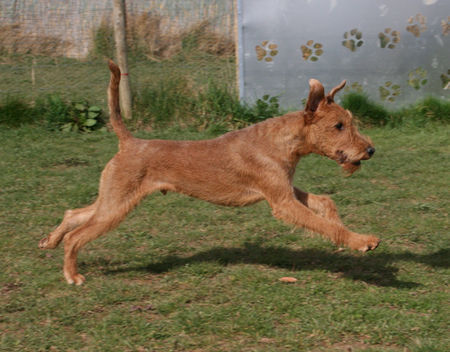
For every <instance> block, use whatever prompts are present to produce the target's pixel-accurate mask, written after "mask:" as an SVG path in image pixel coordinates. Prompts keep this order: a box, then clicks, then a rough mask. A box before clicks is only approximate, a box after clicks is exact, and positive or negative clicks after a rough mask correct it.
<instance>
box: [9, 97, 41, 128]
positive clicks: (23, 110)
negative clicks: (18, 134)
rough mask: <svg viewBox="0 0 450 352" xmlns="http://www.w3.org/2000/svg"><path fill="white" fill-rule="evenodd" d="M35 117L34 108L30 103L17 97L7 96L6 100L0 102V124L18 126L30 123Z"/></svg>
mask: <svg viewBox="0 0 450 352" xmlns="http://www.w3.org/2000/svg"><path fill="white" fill-rule="evenodd" d="M35 117H36V112H35V109H33V108H32V107H31V106H30V105H28V104H25V103H24V102H23V101H22V100H20V99H19V98H10V97H7V98H6V100H5V101H4V102H3V103H2V104H0V124H3V125H6V126H10V127H19V126H21V125H23V124H29V123H32V122H33V121H34V119H35Z"/></svg>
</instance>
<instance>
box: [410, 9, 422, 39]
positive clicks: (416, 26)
mask: <svg viewBox="0 0 450 352" xmlns="http://www.w3.org/2000/svg"><path fill="white" fill-rule="evenodd" d="M408 23H409V26H406V30H407V31H408V32H411V33H412V34H413V35H414V36H415V37H420V33H422V32H425V31H426V30H427V18H426V17H425V16H423V15H421V14H420V13H418V14H417V15H415V16H413V17H410V18H409V19H408Z"/></svg>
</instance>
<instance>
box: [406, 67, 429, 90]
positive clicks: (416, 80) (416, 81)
mask: <svg viewBox="0 0 450 352" xmlns="http://www.w3.org/2000/svg"><path fill="white" fill-rule="evenodd" d="M427 75H428V73H427V70H424V69H423V68H422V67H418V68H416V69H415V70H413V71H411V72H409V73H408V84H409V85H410V86H411V87H413V88H414V89H417V90H419V89H420V88H421V87H422V86H424V85H425V84H427V82H428V79H427Z"/></svg>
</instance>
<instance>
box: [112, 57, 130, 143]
mask: <svg viewBox="0 0 450 352" xmlns="http://www.w3.org/2000/svg"><path fill="white" fill-rule="evenodd" d="M108 65H109V70H110V71H111V80H110V81H109V87H108V107H109V119H110V122H111V125H112V128H113V130H114V132H115V133H116V135H117V137H118V138H119V141H120V142H123V141H125V140H127V139H129V138H131V137H132V135H131V133H130V131H128V130H127V128H126V127H125V124H124V123H123V120H122V115H121V114H120V103H119V83H120V68H119V66H117V65H116V64H115V63H114V62H113V61H112V60H109V61H108Z"/></svg>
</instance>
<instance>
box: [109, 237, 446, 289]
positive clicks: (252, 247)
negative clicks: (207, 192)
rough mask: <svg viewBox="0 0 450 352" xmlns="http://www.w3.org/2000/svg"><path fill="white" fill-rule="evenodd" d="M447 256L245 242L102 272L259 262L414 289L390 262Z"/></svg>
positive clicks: (434, 262) (436, 262)
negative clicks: (302, 247)
mask: <svg viewBox="0 0 450 352" xmlns="http://www.w3.org/2000/svg"><path fill="white" fill-rule="evenodd" d="M449 258H450V250H449V249H442V250H439V251H438V252H436V253H431V254H425V255H421V254H416V253H412V252H401V253H382V252H379V253H377V252H374V253H370V254H366V255H358V254H355V255H352V254H349V253H345V252H340V253H339V252H334V253H333V252H330V251H326V250H321V249H302V250H292V249H289V248H285V247H263V246H261V245H259V244H253V243H246V244H245V246H244V247H243V248H226V247H217V248H212V249H210V250H206V251H202V252H199V253H197V254H195V255H192V256H188V257H181V256H167V257H165V258H164V259H162V260H161V261H159V262H156V263H151V264H148V265H143V266H135V267H129V266H128V267H124V268H118V269H114V270H108V271H107V272H106V274H114V273H118V272H129V271H148V272H153V273H163V272H167V271H170V270H172V269H173V268H176V267H180V266H184V265H186V264H191V263H199V262H217V263H220V264H222V265H229V264H240V263H244V264H263V265H267V266H270V267H275V268H284V269H290V270H294V271H301V270H314V269H320V270H327V271H330V272H333V273H340V274H341V275H342V276H343V277H346V278H349V279H352V280H358V281H364V282H366V283H368V284H370V285H376V286H389V287H396V288H414V287H417V286H420V284H418V283H415V282H408V281H401V280H398V279H397V278H396V274H397V272H398V269H397V268H395V267H394V266H392V264H393V263H395V262H398V261H412V262H417V263H423V264H427V265H430V266H432V267H449Z"/></svg>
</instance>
